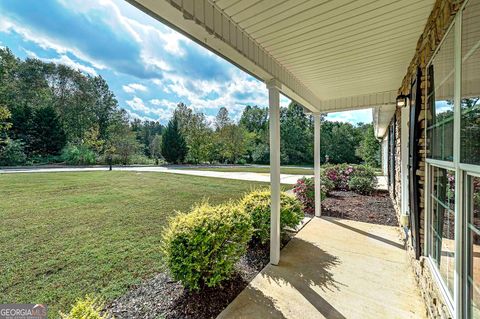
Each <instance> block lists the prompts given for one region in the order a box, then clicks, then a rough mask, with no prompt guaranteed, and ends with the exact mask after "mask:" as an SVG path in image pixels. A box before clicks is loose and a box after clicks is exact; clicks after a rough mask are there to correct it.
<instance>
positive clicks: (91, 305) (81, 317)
mask: <svg viewBox="0 0 480 319" xmlns="http://www.w3.org/2000/svg"><path fill="white" fill-rule="evenodd" d="M103 307H104V304H103V302H101V301H99V300H98V299H95V298H93V297H91V296H88V295H87V296H86V297H85V298H83V299H77V301H76V302H75V304H74V305H73V306H72V309H70V312H68V313H67V314H64V313H60V317H61V318H62V319H107V318H110V317H109V316H108V314H102V309H103Z"/></svg>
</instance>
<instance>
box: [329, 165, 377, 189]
mask: <svg viewBox="0 0 480 319" xmlns="http://www.w3.org/2000/svg"><path fill="white" fill-rule="evenodd" d="M353 178H359V179H358V180H356V181H354V182H353V183H351V180H352V179H353ZM327 181H328V182H327ZM322 183H323V184H326V185H327V184H329V183H331V184H330V186H328V187H331V186H333V188H331V189H337V190H342V191H346V190H349V189H351V190H352V191H358V192H363V190H360V189H364V191H366V192H367V193H369V192H370V193H371V191H369V187H371V188H372V191H373V189H374V188H375V186H376V184H377V177H376V176H375V171H374V170H373V169H372V168H371V167H369V166H365V165H348V164H338V165H331V166H327V167H325V168H324V170H323V172H322ZM351 184H352V185H355V187H353V188H352V187H351ZM362 185H363V187H362ZM369 185H370V186H369ZM327 192H328V191H327ZM367 193H362V194H367Z"/></svg>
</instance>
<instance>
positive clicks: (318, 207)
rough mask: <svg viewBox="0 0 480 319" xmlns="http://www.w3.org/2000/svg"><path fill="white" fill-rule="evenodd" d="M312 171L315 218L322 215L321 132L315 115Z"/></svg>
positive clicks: (318, 116) (318, 120)
mask: <svg viewBox="0 0 480 319" xmlns="http://www.w3.org/2000/svg"><path fill="white" fill-rule="evenodd" d="M313 117H314V121H315V128H314V135H315V137H314V153H315V154H314V156H313V158H314V171H315V216H316V217H320V216H321V215H322V206H321V205H322V197H321V184H320V183H321V181H320V131H321V116H320V114H315V115H314V116H313Z"/></svg>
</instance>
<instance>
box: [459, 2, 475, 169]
mask: <svg viewBox="0 0 480 319" xmlns="http://www.w3.org/2000/svg"><path fill="white" fill-rule="evenodd" d="M479 44H480V1H479V0H474V1H470V2H469V3H468V5H467V7H466V8H465V11H464V13H463V19H462V103H461V106H462V118H461V127H462V128H461V146H460V152H461V154H460V160H461V161H462V162H463V163H468V164H480V101H479V98H480V48H479Z"/></svg>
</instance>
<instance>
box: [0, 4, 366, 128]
mask: <svg viewBox="0 0 480 319" xmlns="http://www.w3.org/2000/svg"><path fill="white" fill-rule="evenodd" d="M0 11H1V12H2V19H1V20H0V46H2V47H9V48H10V49H11V50H12V51H13V52H14V53H15V54H16V55H17V56H19V57H21V58H22V59H24V58H27V57H36V58H39V59H41V60H44V61H49V62H55V63H64V64H68V65H70V66H72V67H73V68H75V69H80V70H81V71H82V72H85V73H89V74H92V75H97V74H99V75H102V76H103V77H104V78H105V79H106V80H107V81H108V84H109V86H110V88H111V89H112V90H113V91H114V93H115V95H116V96H117V98H118V101H119V104H120V107H122V108H124V109H126V110H127V111H128V113H129V114H130V115H131V116H132V117H138V118H140V119H148V120H159V121H160V122H162V123H166V122H167V121H168V119H169V118H170V116H171V113H172V110H173V109H174V108H175V106H176V105H177V103H179V102H184V103H185V104H186V105H188V106H190V107H192V108H194V109H195V110H197V111H201V112H203V113H205V114H206V115H207V118H209V119H213V117H214V116H215V114H216V113H217V111H218V109H219V108H220V107H222V106H225V107H226V108H227V109H228V110H229V112H230V114H231V116H232V117H233V118H234V119H238V118H239V116H240V114H241V112H242V110H243V108H244V107H245V105H247V104H249V105H259V106H266V105H267V104H268V97H267V90H266V88H265V85H264V84H263V83H262V82H260V81H258V80H256V79H255V78H253V77H251V76H250V75H248V74H246V73H245V72H243V71H241V70H239V69H238V68H237V67H235V66H233V65H232V64H230V63H229V62H226V61H224V60H223V59H221V58H219V57H217V56H216V55H214V54H213V53H211V52H209V51H208V50H206V49H204V48H203V47H201V46H199V45H197V44H196V43H194V42H192V41H191V40H189V39H187V38H186V37H184V36H182V35H181V34H179V33H177V32H176V31H174V30H171V29H170V28H168V27H167V26H165V25H163V24H161V23H160V22H158V21H156V20H155V19H153V18H151V17H149V16H148V15H146V14H144V13H142V12H141V11H139V10H138V9H136V8H134V7H133V6H131V5H130V4H128V3H127V2H125V1H123V0H42V1H38V0H22V1H17V0H2V1H0ZM289 102H290V100H289V99H287V98H286V97H282V98H281V104H282V106H286V105H288V103H289ZM327 118H328V119H330V120H335V121H344V122H351V123H358V122H371V120H372V116H371V111H370V110H369V109H368V110H361V111H355V112H340V113H332V114H329V115H328V117H327Z"/></svg>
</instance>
